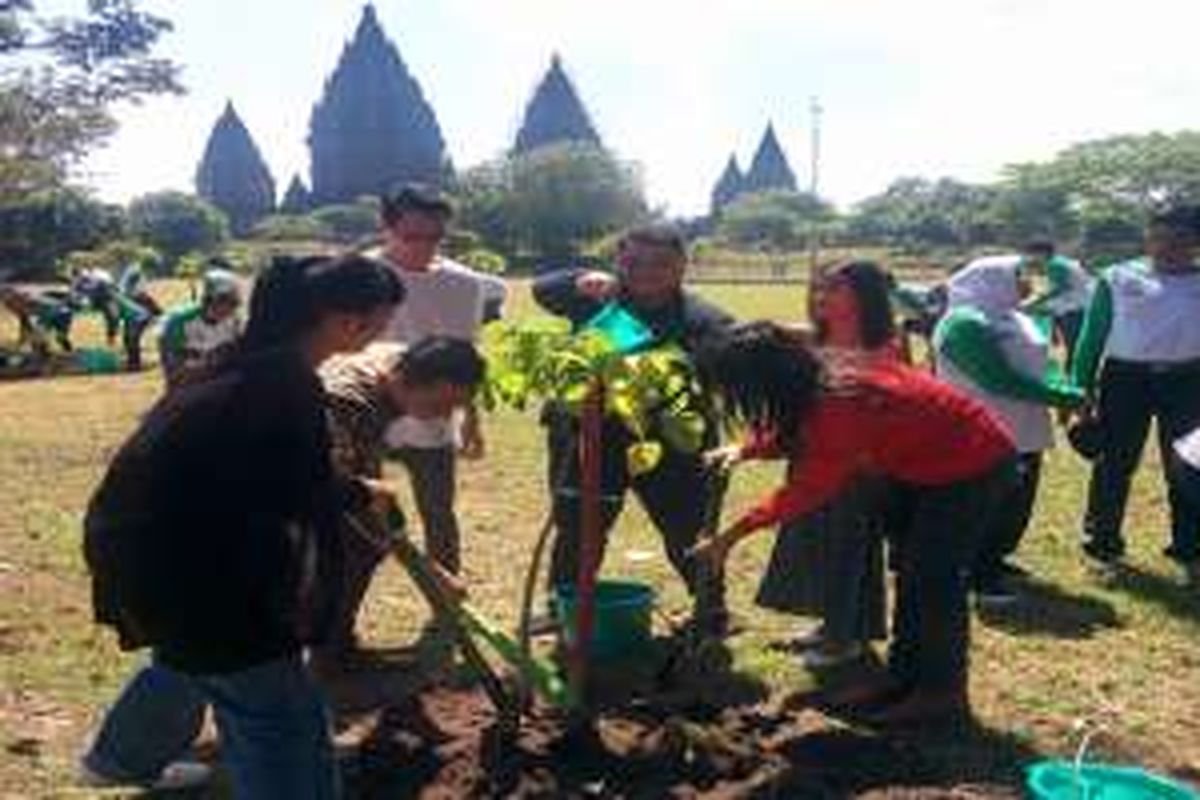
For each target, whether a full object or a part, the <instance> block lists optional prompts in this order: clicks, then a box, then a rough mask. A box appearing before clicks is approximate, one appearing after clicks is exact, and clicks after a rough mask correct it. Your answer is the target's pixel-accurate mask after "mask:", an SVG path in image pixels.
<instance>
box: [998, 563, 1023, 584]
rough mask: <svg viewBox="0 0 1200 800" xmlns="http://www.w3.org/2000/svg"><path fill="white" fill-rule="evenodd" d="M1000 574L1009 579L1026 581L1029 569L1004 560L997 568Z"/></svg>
mask: <svg viewBox="0 0 1200 800" xmlns="http://www.w3.org/2000/svg"><path fill="white" fill-rule="evenodd" d="M997 570H998V571H999V573H1000V575H1001V576H1003V577H1004V578H1007V579H1009V580H1015V581H1026V580H1029V578H1030V574H1029V570H1027V569H1025V568H1024V567H1022V566H1021V565H1020V564H1014V563H1012V562H1011V561H1004V562H1002V563H1001V564H1000V566H999V567H998V568H997Z"/></svg>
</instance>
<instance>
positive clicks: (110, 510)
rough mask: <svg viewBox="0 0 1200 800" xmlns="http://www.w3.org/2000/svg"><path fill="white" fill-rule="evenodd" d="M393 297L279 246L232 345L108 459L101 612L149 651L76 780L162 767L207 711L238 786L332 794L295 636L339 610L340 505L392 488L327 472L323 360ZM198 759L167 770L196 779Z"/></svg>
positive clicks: (92, 553) (315, 798) (152, 773)
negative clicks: (283, 255) (280, 253)
mask: <svg viewBox="0 0 1200 800" xmlns="http://www.w3.org/2000/svg"><path fill="white" fill-rule="evenodd" d="M403 296H404V292H403V288H402V287H401V286H400V285H399V283H398V282H397V281H396V279H395V278H394V277H393V275H392V273H391V272H390V271H389V270H387V269H385V268H383V267H382V266H380V265H379V264H377V263H376V262H374V261H371V260H368V259H364V258H357V257H350V258H345V259H329V258H309V259H302V260H299V261H296V260H292V259H280V260H277V261H276V262H275V263H274V264H273V265H272V266H271V267H270V268H269V269H268V270H267V271H266V272H265V274H264V275H263V276H262V277H261V278H260V280H259V281H258V282H257V283H256V285H255V288H254V294H253V296H252V297H251V302H250V320H249V324H248V325H247V328H246V332H245V334H244V335H243V336H242V338H241V339H240V340H239V342H238V346H237V349H236V350H235V351H234V352H233V353H231V354H230V356H229V357H228V358H226V359H225V360H223V361H222V362H221V363H220V364H216V365H212V366H211V367H210V368H209V369H208V371H207V372H206V373H205V374H204V375H202V376H198V377H197V378H196V380H194V381H193V382H192V383H189V384H188V385H186V386H183V387H181V388H179V389H178V390H176V391H174V392H171V393H169V394H166V395H164V396H163V397H162V398H161V399H160V400H159V401H158V402H157V403H156V404H155V405H154V407H153V408H152V409H151V410H150V412H149V414H148V415H147V416H146V418H145V419H143V421H142V423H141V424H140V426H139V427H138V428H137V430H136V431H135V432H134V433H133V434H132V436H131V437H130V438H129V439H128V440H127V441H126V442H125V444H124V445H123V446H122V447H121V449H120V450H119V451H118V453H117V455H116V456H115V457H114V459H113V461H112V462H111V463H110V464H109V467H108V470H107V471H106V473H105V475H104V478H103V480H102V482H101V484H100V486H99V487H98V488H97V490H96V492H95V494H94V495H93V496H92V499H91V502H90V503H89V505H88V509H87V514H86V517H85V521H84V556H85V560H86V563H87V566H88V569H89V571H90V573H91V578H92V598H93V608H94V613H95V617H96V621H97V622H98V623H100V624H103V625H107V626H110V627H112V628H114V629H115V630H116V632H117V634H118V637H119V641H120V644H121V647H122V648H123V649H126V650H130V649H137V648H144V647H149V648H150V649H151V651H152V656H151V660H150V663H149V664H148V665H146V666H144V667H142V668H140V669H138V671H137V672H136V673H135V674H134V676H133V677H132V678H131V679H130V681H129V683H128V684H127V685H126V687H125V689H124V690H123V691H122V694H121V696H120V697H119V698H118V700H117V702H116V704H115V705H114V706H113V707H112V708H111V709H109V711H108V713H107V714H106V715H105V718H104V721H103V723H102V725H101V726H100V729H99V731H98V733H97V734H96V737H95V739H94V741H93V742H92V745H91V747H90V748H89V750H88V752H87V754H86V755H85V756H84V758H83V766H84V770H85V772H84V779H85V781H86V782H88V783H90V784H92V785H111V784H126V783H127V784H137V785H143V786H153V785H154V784H156V783H159V782H162V781H164V780H166V779H169V778H171V777H172V775H171V772H172V765H173V764H176V765H177V763H178V762H177V759H179V758H180V756H181V755H183V754H184V753H185V752H186V751H187V749H188V747H189V746H190V745H191V743H192V742H193V740H194V739H195V737H196V735H197V733H198V732H199V730H200V726H201V723H202V721H203V716H204V713H203V712H204V709H205V707H206V706H208V705H211V706H212V708H213V709H214V712H215V719H216V724H217V732H218V734H219V737H220V741H221V750H222V755H223V757H224V759H225V760H226V762H227V763H228V765H229V768H230V771H231V773H232V778H233V794H234V795H235V796H237V797H243V798H289V800H325V799H326V798H336V797H337V796H339V780H338V775H337V766H336V761H335V758H334V751H333V744H332V741H331V739H330V734H329V721H328V715H327V711H326V707H325V702H324V699H323V697H322V695H321V693H320V691H319V689H318V688H317V686H316V684H315V683H314V682H313V679H312V677H311V676H310V674H309V672H308V670H307V669H306V667H305V665H304V663H303V659H302V648H303V647H304V646H305V645H309V644H319V643H320V642H322V641H323V639H324V636H325V635H326V634H327V632H328V629H329V626H330V623H331V621H332V617H333V612H334V611H335V610H336V607H337V601H338V587H339V584H340V578H341V576H342V566H341V543H342V540H341V535H340V531H339V522H340V520H341V516H342V514H343V513H345V512H347V511H361V510H362V509H364V508H367V507H375V508H378V509H380V510H382V509H384V508H388V507H390V506H391V505H392V504H393V503H394V502H395V498H394V496H393V495H392V493H391V492H389V491H387V490H386V489H385V488H384V487H382V486H381V485H379V484H376V483H372V482H369V481H365V480H361V479H357V478H354V479H347V478H344V477H339V476H338V475H337V474H336V473H335V472H334V470H333V466H332V459H331V458H330V443H329V430H328V423H327V420H326V409H325V398H324V392H323V390H322V388H321V383H320V380H319V379H318V376H317V372H316V370H317V367H318V365H320V364H321V363H322V362H323V361H325V360H326V359H327V358H328V357H330V356H332V355H335V354H338V353H344V352H352V351H355V350H358V349H359V348H361V347H363V346H364V345H366V344H367V343H368V342H369V341H370V340H371V339H372V338H373V337H374V336H375V335H376V334H377V333H378V331H379V329H380V328H381V327H382V326H383V325H384V324H385V323H386V322H387V320H388V318H389V316H390V315H391V314H392V312H393V308H394V306H395V305H396V304H397V303H399V302H400V301H401V300H402V299H403ZM185 763H186V762H185ZM192 766H193V769H192V770H187V771H182V772H181V771H180V770H178V769H176V770H174V771H175V777H176V779H177V781H176V783H177V784H178V783H192V784H194V783H196V782H198V781H199V780H201V779H202V778H203V777H204V774H203V770H199V769H198V768H197V765H192ZM183 776H188V777H187V779H186V780H185V779H184V777H183Z"/></svg>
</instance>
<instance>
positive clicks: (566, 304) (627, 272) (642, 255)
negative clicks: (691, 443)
mask: <svg viewBox="0 0 1200 800" xmlns="http://www.w3.org/2000/svg"><path fill="white" fill-rule="evenodd" d="M686 266H687V250H686V246H685V244H684V240H683V236H682V234H681V233H680V232H679V231H678V230H676V229H674V228H673V227H670V226H665V225H654V226H646V227H640V228H635V229H634V230H632V231H630V232H628V233H627V234H626V235H625V236H624V237H623V239H622V240H621V243H620V245H619V249H618V254H617V271H616V274H612V273H608V272H601V271H588V270H577V269H567V270H561V271H558V272H554V273H551V274H549V275H546V276H544V277H542V278H540V279H539V280H538V281H537V282H536V283H535V284H534V287H533V295H534V298H535V299H536V300H537V302H538V304H539V305H540V306H541V307H542V308H543V309H545V310H546V311H548V312H550V313H551V314H554V315H556V316H560V317H566V318H567V319H569V320H570V321H571V323H572V324H573V325H575V326H576V327H580V326H582V325H584V324H585V323H586V322H587V321H588V320H590V319H591V318H592V317H594V316H595V315H596V314H597V313H599V312H600V311H601V309H603V308H605V307H606V306H607V305H609V304H612V303H616V304H618V305H619V306H621V307H622V308H623V309H624V310H626V311H628V312H629V313H631V314H633V315H634V316H636V317H637V318H639V319H640V320H641V321H642V322H644V323H645V324H646V325H647V326H648V327H649V328H650V329H651V330H652V331H653V332H654V334H655V337H656V339H657V341H658V342H659V343H663V344H666V343H670V344H675V345H678V346H679V347H681V348H683V349H684V350H685V351H687V352H689V353H694V352H696V351H697V350H698V349H700V348H702V347H703V346H704V345H705V344H707V343H708V342H709V341H711V340H712V339H713V338H714V337H717V336H719V335H720V334H721V333H722V332H723V331H724V330H725V328H727V327H728V326H729V325H730V324H731V323H732V322H733V319H732V317H730V316H729V315H728V314H726V313H725V312H723V311H721V310H720V309H718V308H716V307H715V306H713V305H711V304H709V303H707V302H705V301H704V300H701V299H700V298H699V297H697V296H696V295H694V294H692V293H690V292H688V291H686V290H684V288H683V276H684V271H685V269H686ZM544 423H545V425H546V428H547V430H548V447H549V452H550V484H551V491H552V492H553V502H554V518H555V526H556V528H557V538H556V540H555V545H554V552H553V555H552V557H551V565H550V580H551V583H552V584H553V585H556V586H557V585H564V584H573V583H575V577H576V571H577V569H578V564H579V543H580V503H579V489H578V487H579V470H578V458H577V455H576V454H577V451H578V448H577V447H576V444H577V441H578V423H577V421H576V420H575V419H574V418H572V417H571V416H570V415H569V414H568V413H567V412H566V411H565V410H564V409H562V408H561V407H558V406H555V405H553V404H552V405H550V406H549V407H547V409H546V412H545V414H544ZM603 437H604V447H603V456H602V462H603V465H602V470H601V472H602V477H601V492H602V509H603V520H602V524H603V530H604V532H605V537H607V532H608V531H609V530H610V529H611V528H612V525H613V523H614V522H615V521H616V519H617V516H618V515H619V514H620V512H621V508H622V506H623V505H624V499H625V492H626V490H627V489H632V490H633V491H634V493H635V494H636V495H637V496H638V500H639V501H640V502H641V504H642V506H643V508H645V510H646V513H647V514H648V515H649V516H650V519H651V521H652V522H653V523H654V526H655V527H656V528H657V529H658V531H659V534H660V535H661V536H662V537H663V541H664V543H665V545H666V549H667V556H668V558H669V559H670V560H671V564H672V565H673V566H674V567H675V570H676V571H677V572H678V573H679V574H680V576H681V577H682V578H683V579H684V581H685V582H686V583H687V585H688V589H689V591H690V592H691V593H692V596H693V597H694V598H697V599H699V598H700V597H701V596H703V597H704V599H705V600H706V601H707V603H706V606H707V608H706V613H705V617H706V618H704V619H699V620H697V623H698V624H700V625H701V626H702V627H704V628H705V629H706V630H707V631H709V632H712V633H722V632H724V630H725V628H726V625H727V622H728V619H727V617H728V615H727V613H726V612H725V602H724V583H723V581H722V580H721V578H720V577H719V576H716V575H709V574H707V573H706V571H704V570H703V569H702V568H701V569H697V565H696V564H695V563H694V562H692V561H691V560H689V559H688V557H687V552H688V549H689V548H690V547H691V546H692V545H693V544H694V543H695V541H696V538H697V536H698V535H699V534H700V532H701V530H702V529H703V527H704V524H705V515H706V510H707V509H708V508H709V507H710V506H711V502H710V501H719V498H717V497H716V495H717V494H719V493H720V492H721V491H723V488H724V487H723V481H722V480H721V479H719V478H717V477H716V476H715V475H713V474H712V473H711V472H710V471H709V470H708V469H706V468H705V466H704V463H703V461H702V459H701V454H700V453H684V452H680V451H678V450H674V449H672V448H671V447H670V446H669V445H665V443H664V446H665V450H664V452H663V457H662V460H661V461H660V462H659V464H658V466H657V467H656V468H655V469H654V470H652V471H650V472H649V473H647V474H644V475H640V476H637V477H634V476H631V475H630V474H629V472H628V470H627V469H626V462H625V451H626V448H627V447H628V446H629V445H630V444H631V441H632V440H631V437H630V434H629V433H628V431H626V429H625V427H624V426H623V425H622V424H621V423H620V422H619V421H618V420H616V419H612V418H608V419H606V420H605V421H604V431H603ZM706 437H707V439H706V441H705V448H703V449H708V447H711V446H713V445H715V444H716V440H717V427H716V424H715V421H712V420H710V423H709V425H708V432H707V434H706Z"/></svg>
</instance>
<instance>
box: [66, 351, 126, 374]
mask: <svg viewBox="0 0 1200 800" xmlns="http://www.w3.org/2000/svg"><path fill="white" fill-rule="evenodd" d="M75 363H77V364H79V368H80V369H82V370H83V371H84V372H88V373H91V374H93V375H98V374H105V373H110V372H119V371H120V370H121V358H120V356H118V355H117V354H116V353H114V352H113V351H111V350H105V349H103V348H99V347H83V348H80V349H78V350H76V351H75Z"/></svg>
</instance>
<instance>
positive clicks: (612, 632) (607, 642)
mask: <svg viewBox="0 0 1200 800" xmlns="http://www.w3.org/2000/svg"><path fill="white" fill-rule="evenodd" d="M575 599H576V593H575V587H574V586H558V587H556V588H555V590H554V611H555V615H556V616H557V617H558V624H559V629H560V630H561V631H562V632H563V638H564V639H565V640H566V641H567V643H568V644H572V643H574V642H575V609H576V602H575ZM595 602H596V611H595V619H594V622H593V623H592V637H591V642H590V646H589V648H588V652H589V654H590V655H591V657H593V658H596V659H601V660H616V659H623V658H636V657H639V656H644V655H646V654H648V653H649V651H650V642H651V635H650V623H651V615H652V612H653V610H654V589H652V588H651V587H650V586H647V585H646V584H644V583H637V582H635V581H597V582H596V594H595Z"/></svg>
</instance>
